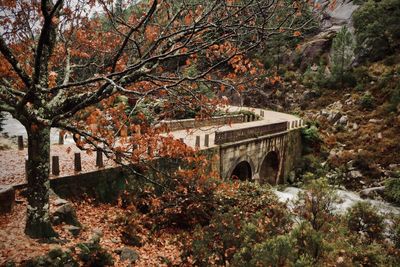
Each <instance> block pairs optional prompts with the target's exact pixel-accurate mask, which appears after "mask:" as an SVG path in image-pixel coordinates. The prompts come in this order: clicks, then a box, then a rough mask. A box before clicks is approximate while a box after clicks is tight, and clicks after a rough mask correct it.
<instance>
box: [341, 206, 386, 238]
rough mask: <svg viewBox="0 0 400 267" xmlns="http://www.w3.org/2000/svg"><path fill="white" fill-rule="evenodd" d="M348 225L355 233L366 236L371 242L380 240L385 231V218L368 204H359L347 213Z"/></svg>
mask: <svg viewBox="0 0 400 267" xmlns="http://www.w3.org/2000/svg"><path fill="white" fill-rule="evenodd" d="M347 225H348V227H349V229H350V230H351V231H353V232H357V233H363V234H366V235H367V237H368V238H369V239H370V240H380V239H382V237H383V230H384V229H385V225H384V217H383V216H381V215H380V214H378V211H377V210H376V209H375V208H374V207H372V206H371V204H369V203H368V202H357V203H356V204H355V205H354V206H353V207H351V208H350V209H349V210H348V212H347Z"/></svg>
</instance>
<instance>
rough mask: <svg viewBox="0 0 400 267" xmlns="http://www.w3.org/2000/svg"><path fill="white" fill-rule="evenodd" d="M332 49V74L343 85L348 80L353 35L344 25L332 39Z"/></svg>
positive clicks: (351, 58) (352, 54) (352, 53)
mask: <svg viewBox="0 0 400 267" xmlns="http://www.w3.org/2000/svg"><path fill="white" fill-rule="evenodd" d="M332 49H333V54H332V76H333V78H334V79H335V80H336V81H339V82H340V84H341V86H342V87H343V86H344V84H345V82H346V81H349V75H350V74H349V69H350V65H351V63H352V60H353V56H354V52H353V50H354V44H353V37H352V34H351V32H350V31H349V30H348V29H347V27H346V26H343V27H342V29H341V30H340V31H339V32H338V34H337V35H336V37H335V39H333V43H332Z"/></svg>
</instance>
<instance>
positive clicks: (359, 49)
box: [353, 0, 400, 61]
mask: <svg viewBox="0 0 400 267" xmlns="http://www.w3.org/2000/svg"><path fill="white" fill-rule="evenodd" d="M353 22H354V28H355V36H356V42H357V45H356V54H357V57H358V58H359V60H360V61H364V60H371V61H376V60H380V59H382V58H384V57H385V56H386V55H388V54H392V53H394V52H395V50H396V49H398V48H399V47H400V31H399V25H400V0H382V1H375V0H369V1H368V2H366V3H365V4H363V5H362V6H361V7H360V8H359V9H358V10H357V11H356V12H355V13H354V15H353Z"/></svg>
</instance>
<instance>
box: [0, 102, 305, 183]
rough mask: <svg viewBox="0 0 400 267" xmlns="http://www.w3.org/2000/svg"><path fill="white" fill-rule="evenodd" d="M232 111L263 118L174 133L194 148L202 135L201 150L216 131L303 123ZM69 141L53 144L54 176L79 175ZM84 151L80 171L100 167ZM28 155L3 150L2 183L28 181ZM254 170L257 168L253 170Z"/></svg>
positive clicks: (232, 108)
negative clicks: (56, 159)
mask: <svg viewBox="0 0 400 267" xmlns="http://www.w3.org/2000/svg"><path fill="white" fill-rule="evenodd" d="M227 110H228V111H229V112H239V111H241V110H245V111H252V112H254V113H255V114H256V115H259V120H255V121H250V122H236V123H232V124H229V125H226V124H225V125H213V126H204V127H198V128H191V129H181V130H174V131H172V132H171V133H170V134H172V136H173V137H174V138H177V139H181V140H182V141H183V142H184V143H185V144H186V145H188V146H191V147H193V148H195V147H196V136H200V147H198V148H199V149H200V150H205V149H209V148H214V147H216V146H218V145H221V143H224V140H222V142H219V144H215V139H216V135H221V133H222V134H224V133H227V132H229V131H241V130H246V129H249V130H250V132H252V131H253V128H254V129H257V127H264V126H268V125H273V124H279V123H286V124H287V129H286V130H290V129H293V128H298V127H300V126H301V125H302V121H301V119H299V118H298V117H296V116H293V115H290V114H285V113H280V112H274V111H269V110H264V109H258V108H248V107H235V106H230V107H228V108H227ZM206 135H209V146H208V147H206V146H205V143H204V140H205V136H206ZM70 141H71V140H69V142H66V144H64V145H58V144H53V145H52V146H51V156H54V155H57V156H59V157H60V175H59V176H51V178H52V179H54V178H58V177H63V176H71V175H77V173H75V172H74V170H73V162H74V161H73V156H74V152H79V151H80V150H79V148H77V147H76V146H75V144H74V143H72V144H71V142H70ZM81 154H82V172H80V173H89V172H92V171H95V170H98V168H97V167H96V166H95V157H96V153H92V154H87V153H81ZM26 157H27V149H24V150H23V151H18V150H16V149H12V150H3V151H1V153H0V166H1V169H0V185H1V184H23V183H25V167H24V166H25V158H26ZM104 165H105V166H104V168H114V167H116V164H115V163H114V162H113V161H112V160H110V159H105V162H104ZM253 172H254V170H253Z"/></svg>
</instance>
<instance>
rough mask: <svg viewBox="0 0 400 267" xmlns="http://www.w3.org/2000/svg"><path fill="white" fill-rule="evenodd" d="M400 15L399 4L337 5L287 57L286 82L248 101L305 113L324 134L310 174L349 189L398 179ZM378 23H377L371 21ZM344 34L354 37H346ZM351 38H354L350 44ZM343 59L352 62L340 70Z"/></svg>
mask: <svg viewBox="0 0 400 267" xmlns="http://www.w3.org/2000/svg"><path fill="white" fill-rule="evenodd" d="M354 2H356V3H357V4H360V6H358V5H355V4H354ZM383 9H384V10H386V11H387V12H386V11H385V12H386V15H387V17H386V18H385V19H384V20H383V19H382V18H380V17H379V18H378V15H379V10H383ZM398 14H400V1H398V0H395V1H389V0H387V1H379V2H374V1H342V2H340V3H338V5H337V6H336V8H335V9H334V10H329V9H328V11H326V12H325V13H323V14H322V15H321V16H320V18H319V19H320V24H319V25H320V30H319V31H318V33H317V34H314V35H311V36H306V37H305V38H304V40H303V42H302V43H301V44H300V45H298V46H297V48H296V49H295V50H293V51H292V52H291V53H288V54H286V55H285V56H284V57H283V62H282V63H283V65H284V67H283V68H282V69H281V70H280V75H281V77H282V80H281V82H280V83H275V84H269V83H265V84H264V85H263V86H262V88H261V89H259V90H258V91H257V90H252V91H251V92H249V93H248V94H247V96H246V99H245V104H247V105H255V106H267V107H269V108H272V109H275V110H280V111H287V112H291V113H295V114H299V115H301V116H302V117H303V118H305V119H306V120H307V121H308V123H309V125H314V128H315V129H318V137H314V138H319V139H320V140H321V142H320V143H319V145H313V147H312V150H311V155H308V156H307V157H306V158H307V160H310V157H312V161H313V164H314V165H315V166H314V167H313V168H311V169H309V171H311V173H314V174H315V173H318V174H323V175H327V176H328V177H330V178H331V180H332V181H333V182H337V183H339V184H342V185H345V186H346V187H348V188H350V189H361V188H366V187H371V186H380V185H382V184H383V181H385V180H387V179H389V178H393V177H397V176H398V174H399V170H400V55H399V53H398V52H399V51H400V49H399V45H398V44H399V43H400V42H399V40H400V38H399V36H400V20H399V18H400V16H397V15H398ZM374 16H375V17H376V20H375V21H374V20H369V21H371V22H368V21H366V20H367V18H368V19H371V18H374ZM363 20H365V21H363ZM372 21H373V22H372ZM372 23H373V24H372ZM382 24H385V25H386V27H387V29H388V31H387V32H386V33H384V34H383V35H381V36H380V37H376V38H375V39H376V40H371V39H368V36H369V35H371V34H372V33H370V32H369V31H373V34H375V28H379V27H381V26H382ZM392 24H396V25H397V26H398V27H397V28H396V27H394V26H396V25H392ZM343 27H346V28H347V29H348V30H347V29H346V30H344V31H342V29H343ZM374 27H375V28H374ZM338 32H339V33H338ZM347 36H351V40H350V41H349V40H347V39H346V38H347ZM366 36H367V37H366ZM379 38H380V39H379ZM377 39H379V40H377ZM346 40H347V41H346ZM378 42H380V43H381V44H382V43H386V44H387V49H386V50H384V51H382V49H383V48H382V47H381V46H379V47H377V46H376V43H378ZM338 46H340V47H342V48H343V49H346V50H348V51H350V52H351V53H350V54H351V56H350V57H349V56H348V55H342V54H340V53H339V52H338V51H337V50H338V49H337V47H338ZM378 53H381V55H380V56H379V57H377V54H378ZM382 53H383V54H382ZM338 56H339V57H341V59H343V60H345V59H348V60H349V63H348V66H344V68H342V69H341V71H338V69H340V67H343V66H339V67H338V66H337V65H338V63H337V62H340V61H338V60H337V58H338ZM317 143H318V142H317ZM316 169H323V170H322V171H321V172H320V171H316ZM303 172H304V171H303ZM303 175H304V173H303Z"/></svg>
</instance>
